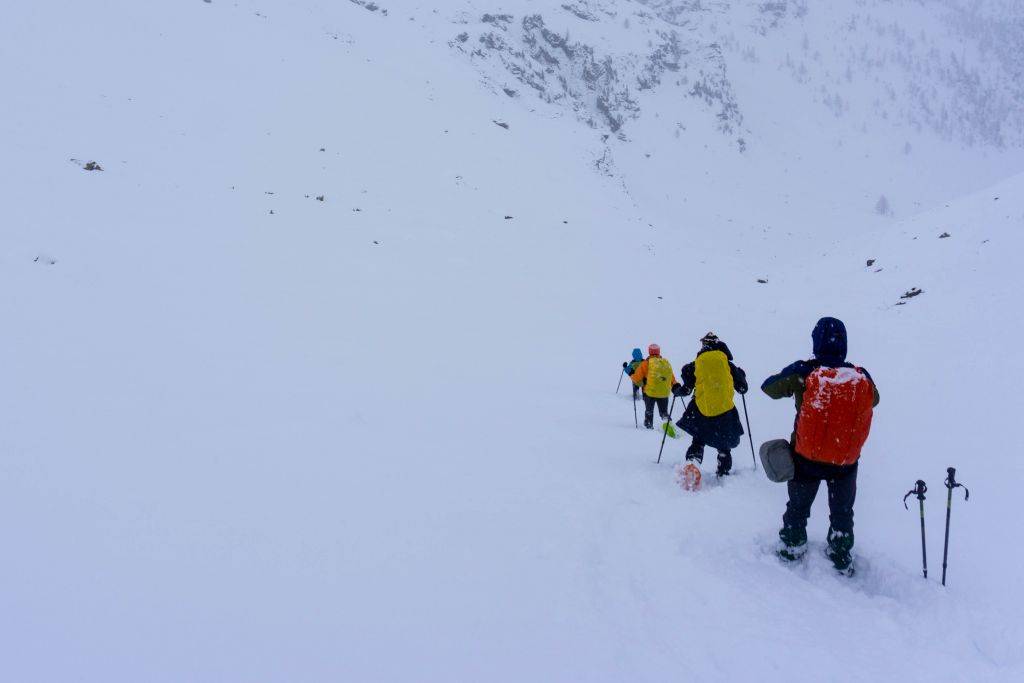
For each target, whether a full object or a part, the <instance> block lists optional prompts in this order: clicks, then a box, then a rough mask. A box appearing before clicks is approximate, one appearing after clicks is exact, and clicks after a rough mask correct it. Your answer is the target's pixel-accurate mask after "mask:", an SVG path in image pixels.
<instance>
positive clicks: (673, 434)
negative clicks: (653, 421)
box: [661, 420, 679, 439]
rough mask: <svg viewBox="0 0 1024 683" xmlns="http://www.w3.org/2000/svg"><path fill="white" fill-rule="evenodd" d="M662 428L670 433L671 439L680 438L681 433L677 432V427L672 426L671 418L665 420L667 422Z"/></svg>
mask: <svg viewBox="0 0 1024 683" xmlns="http://www.w3.org/2000/svg"><path fill="white" fill-rule="evenodd" d="M661 429H662V431H664V432H665V433H666V434H667V435H668V437H669V438H670V439H678V438H679V433H678V432H676V428H675V427H673V426H672V421H671V420H665V423H664V424H663V425H662V427H661Z"/></svg>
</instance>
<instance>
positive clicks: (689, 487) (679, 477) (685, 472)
mask: <svg viewBox="0 0 1024 683" xmlns="http://www.w3.org/2000/svg"><path fill="white" fill-rule="evenodd" d="M700 480H701V472H700V468H699V467H697V464H696V463H693V462H687V463H686V464H685V465H676V483H677V484H679V486H680V487H681V488H682V489H683V490H684V491H700Z"/></svg>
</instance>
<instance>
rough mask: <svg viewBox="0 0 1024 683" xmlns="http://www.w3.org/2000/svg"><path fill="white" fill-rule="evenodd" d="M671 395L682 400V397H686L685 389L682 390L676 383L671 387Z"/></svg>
mask: <svg viewBox="0 0 1024 683" xmlns="http://www.w3.org/2000/svg"><path fill="white" fill-rule="evenodd" d="M672 395H673V396H677V397H679V398H682V397H683V396H686V389H685V388H683V385H682V384H680V383H679V382H676V383H675V384H673V385H672Z"/></svg>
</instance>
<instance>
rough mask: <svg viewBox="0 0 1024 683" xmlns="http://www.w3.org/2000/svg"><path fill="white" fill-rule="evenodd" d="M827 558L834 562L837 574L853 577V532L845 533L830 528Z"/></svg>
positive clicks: (826, 551)
mask: <svg viewBox="0 0 1024 683" xmlns="http://www.w3.org/2000/svg"><path fill="white" fill-rule="evenodd" d="M825 556H826V557H828V559H829V560H830V561H831V562H832V566H833V567H835V568H836V571H837V572H840V573H841V574H846V575H847V576H853V571H854V569H853V532H850V533H844V532H842V531H835V530H834V529H833V528H832V527H829V529H828V547H827V548H825Z"/></svg>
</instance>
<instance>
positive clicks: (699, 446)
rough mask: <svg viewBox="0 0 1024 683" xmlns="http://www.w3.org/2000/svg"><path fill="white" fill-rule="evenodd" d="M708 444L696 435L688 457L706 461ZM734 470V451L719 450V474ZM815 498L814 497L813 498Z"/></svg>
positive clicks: (687, 453) (687, 452)
mask: <svg viewBox="0 0 1024 683" xmlns="http://www.w3.org/2000/svg"><path fill="white" fill-rule="evenodd" d="M705 446H707V444H705V443H704V442H703V441H701V440H699V439H697V438H696V437H694V439H693V442H692V443H691V444H690V447H689V448H687V449H686V459H687V460H696V461H697V462H699V463H703V462H704V448H705ZM731 470H732V451H731V450H725V451H718V474H719V476H721V475H723V474H729V472H730V471H731ZM812 500H813V498H812Z"/></svg>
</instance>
